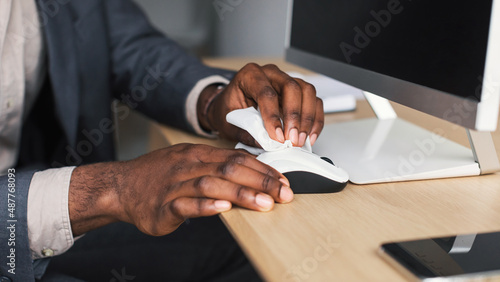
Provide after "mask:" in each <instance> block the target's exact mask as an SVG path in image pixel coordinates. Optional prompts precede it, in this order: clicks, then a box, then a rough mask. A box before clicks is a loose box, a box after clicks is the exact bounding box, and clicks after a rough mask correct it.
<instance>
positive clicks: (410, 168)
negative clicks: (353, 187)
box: [313, 92, 500, 184]
mask: <svg viewBox="0 0 500 282" xmlns="http://www.w3.org/2000/svg"><path fill="white" fill-rule="evenodd" d="M365 97H366V98H367V100H368V102H369V103H370V106H371V107H372V108H373V110H374V112H375V114H376V116H377V117H376V118H369V119H362V120H354V121H349V122H341V123H334V124H328V125H325V128H324V129H323V132H322V133H321V138H319V139H318V141H317V142H316V143H315V144H314V147H313V151H314V152H315V153H316V154H318V155H320V156H326V157H328V158H330V159H331V160H332V161H333V162H334V163H335V164H336V165H337V166H339V167H341V168H343V169H345V170H346V171H347V173H348V174H349V178H350V181H351V182H353V183H356V184H368V183H381V182H394V181H407V180H420V179H432V178H446V177H458V176H473V175H480V174H487V173H492V172H495V171H499V170H500V163H499V161H498V158H497V154H496V151H495V146H494V144H493V140H492V138H491V133H490V132H478V131H474V130H467V134H468V136H469V141H470V144H471V148H472V149H469V148H467V147H464V146H462V145H460V144H457V143H455V142H453V141H451V140H448V139H446V138H444V137H442V136H441V135H439V134H437V133H434V132H430V131H428V130H426V129H423V128H421V127H418V126H416V125H414V124H412V123H410V122H407V121H404V120H402V119H400V118H398V117H397V115H396V113H395V112H394V110H393V108H392V106H391V105H390V103H389V101H387V100H386V99H385V98H381V97H379V96H376V95H373V94H370V93H367V92H365Z"/></svg>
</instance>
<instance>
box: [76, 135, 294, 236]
mask: <svg viewBox="0 0 500 282" xmlns="http://www.w3.org/2000/svg"><path fill="white" fill-rule="evenodd" d="M289 185H290V184H289V182H288V180H287V179H286V178H285V177H284V176H283V175H282V174H281V173H279V172H278V171H276V170H275V169H273V168H271V167H269V166H267V165H265V164H263V163H261V162H259V161H257V160H256V159H255V157H254V156H252V155H250V154H248V153H245V152H244V151H240V150H226V149H219V148H214V147H210V146H205V145H190V144H180V145H175V146H171V147H168V148H165V149H161V150H158V151H155V152H152V153H150V154H147V155H144V156H141V157H139V158H137V159H134V160H131V161H126V162H112V163H100V164H94V165H88V166H82V167H78V168H76V169H75V170H74V172H73V175H72V177H71V184H70V191H69V209H70V212H69V213H70V219H71V224H72V229H73V233H74V235H75V236H77V235H80V234H83V233H85V232H87V231H89V230H92V229H95V228H98V227H100V226H103V225H106V224H109V223H111V222H114V221H125V222H129V223H132V224H134V225H135V226H137V228H138V229H139V230H141V231H142V232H144V233H146V234H150V235H157V236H159V235H165V234H168V233H171V232H172V231H174V230H175V229H176V228H177V227H178V226H179V225H180V224H181V223H182V222H183V221H184V220H185V219H187V218H192V217H200V216H211V215H215V214H218V213H220V212H223V211H227V210H229V209H231V206H232V204H236V205H238V206H241V207H245V208H249V209H252V210H257V211H268V210H271V209H272V208H273V205H274V202H275V201H276V202H279V203H287V202H290V201H292V199H293V192H292V190H291V189H290V188H289Z"/></svg>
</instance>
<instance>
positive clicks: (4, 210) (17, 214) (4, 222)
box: [0, 170, 34, 281]
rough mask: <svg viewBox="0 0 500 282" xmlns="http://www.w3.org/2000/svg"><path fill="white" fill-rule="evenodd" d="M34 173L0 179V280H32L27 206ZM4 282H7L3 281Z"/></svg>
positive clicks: (18, 174)
mask: <svg viewBox="0 0 500 282" xmlns="http://www.w3.org/2000/svg"><path fill="white" fill-rule="evenodd" d="M33 173H34V171H32V172H17V171H15V170H14V171H10V173H9V174H7V175H4V176H0V280H2V281H4V279H5V278H4V279H2V276H3V277H8V278H9V279H10V280H11V281H32V280H34V274H33V261H32V259H31V253H30V247H29V240H28V223H27V218H28V216H27V214H28V209H27V203H28V190H29V189H28V188H29V185H30V182H31V178H32V176H33ZM5 281H9V280H7V279H5Z"/></svg>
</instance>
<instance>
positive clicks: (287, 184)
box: [280, 178, 290, 187]
mask: <svg viewBox="0 0 500 282" xmlns="http://www.w3.org/2000/svg"><path fill="white" fill-rule="evenodd" d="M280 182H281V183H283V185H285V186H288V187H290V181H288V179H286V178H280Z"/></svg>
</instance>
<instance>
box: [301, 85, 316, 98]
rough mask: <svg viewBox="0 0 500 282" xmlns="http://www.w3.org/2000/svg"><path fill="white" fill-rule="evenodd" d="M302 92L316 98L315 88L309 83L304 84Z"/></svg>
mask: <svg viewBox="0 0 500 282" xmlns="http://www.w3.org/2000/svg"><path fill="white" fill-rule="evenodd" d="M302 90H303V91H304V93H306V94H313V95H314V96H316V87H314V85H312V84H310V83H307V82H304V85H303V86H302Z"/></svg>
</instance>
